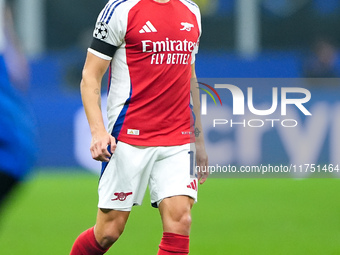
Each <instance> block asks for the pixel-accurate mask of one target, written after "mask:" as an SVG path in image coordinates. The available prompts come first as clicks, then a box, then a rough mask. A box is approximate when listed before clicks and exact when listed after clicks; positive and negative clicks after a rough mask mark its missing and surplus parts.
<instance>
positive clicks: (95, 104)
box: [80, 72, 105, 135]
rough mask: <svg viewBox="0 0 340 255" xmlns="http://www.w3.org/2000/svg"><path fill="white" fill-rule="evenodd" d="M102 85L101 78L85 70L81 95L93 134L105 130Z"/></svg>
mask: <svg viewBox="0 0 340 255" xmlns="http://www.w3.org/2000/svg"><path fill="white" fill-rule="evenodd" d="M100 87H101V80H97V79H95V78H94V77H91V76H90V75H87V74H86V72H83V79H82V81H81V84H80V88H81V97H82V101H83V105H84V108H85V113H86V116H87V120H88V123H89V126H90V130H91V134H92V135H93V134H95V133H99V132H104V131H105V125H104V121H103V115H102V111H101V93H100V91H101V90H100Z"/></svg>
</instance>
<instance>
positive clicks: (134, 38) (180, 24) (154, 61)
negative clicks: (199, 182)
mask: <svg viewBox="0 0 340 255" xmlns="http://www.w3.org/2000/svg"><path fill="white" fill-rule="evenodd" d="M200 34H201V24H200V13H199V9H198V7H197V5H196V4H195V3H193V2H192V1H190V0H170V1H169V2H166V3H158V2H155V1H154V0H111V1H109V2H108V4H107V5H106V6H105V8H104V9H103V10H102V12H101V13H100V15H99V17H98V20H97V24H96V28H95V31H94V38H95V40H97V41H98V40H99V41H100V43H99V44H98V43H97V44H93V45H96V46H91V48H90V49H89V51H90V52H92V53H93V54H95V55H97V56H98V57H101V58H103V59H107V60H112V63H111V74H110V84H109V89H108V99H107V100H108V102H107V112H108V119H109V131H110V132H111V133H112V135H113V136H114V137H116V138H117V140H118V141H123V142H126V143H129V144H133V145H139V146H170V145H181V144H185V143H189V142H190V141H192V140H191V139H192V138H193V119H194V117H193V113H192V110H191V107H190V78H191V64H192V63H193V62H194V56H195V53H196V52H197V48H198V41H199V37H200ZM112 47H116V51H115V53H114V55H113V56H110V52H112V51H110V50H107V48H112Z"/></svg>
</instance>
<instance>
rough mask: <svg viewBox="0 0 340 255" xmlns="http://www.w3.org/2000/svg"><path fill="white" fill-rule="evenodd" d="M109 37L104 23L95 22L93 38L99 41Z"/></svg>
mask: <svg viewBox="0 0 340 255" xmlns="http://www.w3.org/2000/svg"><path fill="white" fill-rule="evenodd" d="M108 35H109V30H108V28H107V24H106V23H104V22H97V24H96V28H95V30H94V37H95V38H97V39H100V40H105V39H106V38H107V37H108Z"/></svg>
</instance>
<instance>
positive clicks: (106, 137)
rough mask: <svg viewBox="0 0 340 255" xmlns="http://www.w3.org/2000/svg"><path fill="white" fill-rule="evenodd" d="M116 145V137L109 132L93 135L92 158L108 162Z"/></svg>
mask: <svg viewBox="0 0 340 255" xmlns="http://www.w3.org/2000/svg"><path fill="white" fill-rule="evenodd" d="M108 146H110V147H108ZM116 147H117V144H116V139H115V138H114V137H113V136H112V135H110V134H109V133H107V132H102V133H99V134H95V135H93V136H92V141H91V147H90V151H91V155H92V158H93V159H95V160H98V161H102V162H108V161H109V160H110V158H111V155H112V154H113V153H114V151H115V149H116ZM109 148H110V151H109Z"/></svg>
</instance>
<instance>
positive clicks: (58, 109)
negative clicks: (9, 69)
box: [12, 0, 340, 169]
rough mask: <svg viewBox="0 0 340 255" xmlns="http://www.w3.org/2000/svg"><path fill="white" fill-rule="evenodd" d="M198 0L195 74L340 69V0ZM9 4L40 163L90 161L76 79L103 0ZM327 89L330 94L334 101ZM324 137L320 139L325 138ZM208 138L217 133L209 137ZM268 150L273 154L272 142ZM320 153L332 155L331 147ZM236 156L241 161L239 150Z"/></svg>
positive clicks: (320, 73)
mask: <svg viewBox="0 0 340 255" xmlns="http://www.w3.org/2000/svg"><path fill="white" fill-rule="evenodd" d="M196 2H197V3H198V4H199V6H200V8H201V11H202V26H203V34H202V38H201V42H200V51H199V55H198V56H197V61H196V68H197V75H198V77H202V78H228V77H230V78H231V77H234V78H264V77H266V78H302V77H307V76H308V77H314V78H315V77H320V78H325V77H326V78H334V77H338V75H339V74H340V64H339V63H340V62H339V57H338V50H337V48H338V46H339V42H340V31H338V30H340V26H339V24H340V1H337V0H327V1H323V0H295V1H290V0H256V1H255V0H249V1H248V0H210V1H209V0H198V1H196ZM12 5H13V10H14V20H15V25H16V28H17V30H18V32H19V38H21V39H20V41H21V43H22V44H23V48H24V50H25V52H26V55H27V57H28V59H29V66H30V71H31V79H30V87H29V90H28V93H27V95H26V97H27V99H28V101H29V102H30V104H31V106H32V109H33V112H34V116H35V121H36V125H37V130H38V148H39V153H38V158H37V162H36V167H37V168H44V169H49V168H54V167H89V168H91V167H92V165H91V164H90V163H86V162H87V159H86V158H89V155H90V154H89V152H88V150H89V149H88V146H87V144H89V142H90V141H89V139H90V137H89V136H86V135H83V134H82V133H81V130H82V129H83V130H85V131H84V132H85V133H86V131H87V123H86V120H85V119H84V116H83V114H82V105H81V98H80V93H79V82H80V79H81V70H82V66H83V63H84V60H85V55H86V49H87V47H88V45H89V43H90V41H91V37H92V30H93V28H94V24H95V20H96V17H97V14H98V13H99V11H100V10H101V9H102V8H103V6H104V5H105V1H99V0H72V1H70V0H58V1H52V0H15V1H13V3H12ZM105 87H106V85H103V88H104V90H103V94H105ZM313 89H315V88H311V90H313ZM338 92H339V87H338V86H335V87H332V88H329V87H326V88H324V90H323V97H322V98H319V99H320V100H321V101H322V102H326V103H329V107H331V104H334V101H337V99H336V98H335V95H336V93H338ZM312 95H313V96H314V95H315V96H316V97H313V99H314V98H316V100H319V99H318V95H319V93H314V92H313V91H312ZM328 95H329V96H331V95H333V97H332V98H333V99H332V100H331V101H332V102H328ZM320 100H319V101H320ZM325 114H327V112H326V113H325ZM327 139H328V140H329V138H327ZM327 139H326V138H325V140H323V141H322V143H321V142H320V143H321V144H318V146H321V147H322V146H326V145H325V143H327V144H328V143H329V141H328V140H327ZM84 140H86V141H85V142H84ZM269 140H270V139H269ZM207 143H210V144H211V145H213V144H214V141H213V140H210V139H209V138H207ZM282 146H283V145H282V144H279V145H278V146H277V147H278V148H281V147H282ZM327 146H328V145H327ZM327 146H326V147H327ZM266 153H269V154H270V153H273V154H274V153H275V149H274V150H267V151H266ZM324 153H327V154H329V153H330V149H328V150H326V152H324ZM334 153H335V154H336V153H337V151H336V152H334ZM336 155H337V154H336ZM235 157H236V156H235ZM267 157H268V155H267ZM269 157H270V155H269ZM323 158H324V160H328V156H327V155H324V156H323ZM288 161H289V159H288ZM231 162H234V163H237V157H236V158H235V159H232V160H231ZM310 163H311V162H310Z"/></svg>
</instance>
